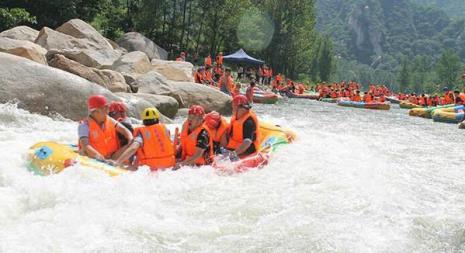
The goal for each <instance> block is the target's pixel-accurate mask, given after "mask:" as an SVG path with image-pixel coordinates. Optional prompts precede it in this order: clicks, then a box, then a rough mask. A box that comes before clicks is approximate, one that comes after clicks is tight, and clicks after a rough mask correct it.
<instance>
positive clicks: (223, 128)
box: [205, 111, 229, 154]
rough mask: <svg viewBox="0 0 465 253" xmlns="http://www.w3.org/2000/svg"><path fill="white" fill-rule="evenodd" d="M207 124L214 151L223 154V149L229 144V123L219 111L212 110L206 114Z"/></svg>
mask: <svg viewBox="0 0 465 253" xmlns="http://www.w3.org/2000/svg"><path fill="white" fill-rule="evenodd" d="M205 125H206V126H207V128H208V130H209V132H210V134H211V138H212V140H213V151H214V153H215V154H221V153H222V149H223V148H226V145H227V144H228V135H227V132H228V129H229V123H228V122H227V121H226V119H225V118H224V117H223V116H221V114H219V113H218V112H215V111H212V112H210V113H208V114H207V115H205Z"/></svg>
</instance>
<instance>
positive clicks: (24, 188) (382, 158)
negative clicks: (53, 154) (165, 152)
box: [0, 100, 465, 253]
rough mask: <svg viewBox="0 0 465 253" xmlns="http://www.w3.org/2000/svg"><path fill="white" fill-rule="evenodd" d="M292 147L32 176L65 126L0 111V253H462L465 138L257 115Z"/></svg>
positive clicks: (270, 112)
mask: <svg viewBox="0 0 465 253" xmlns="http://www.w3.org/2000/svg"><path fill="white" fill-rule="evenodd" d="M255 109H256V111H257V112H258V114H259V117H260V118H263V119H266V120H269V121H272V122H274V123H277V124H281V125H283V126H287V127H290V128H292V129H294V130H295V131H296V132H297V134H298V139H297V141H296V142H295V143H294V144H292V145H289V146H286V147H285V148H283V149H281V150H280V151H279V152H278V153H276V154H275V155H274V157H273V159H272V160H271V164H270V165H269V166H267V167H266V168H264V169H262V170H254V171H250V172H248V173H244V174H239V175H232V176H225V175H218V174H217V173H215V172H214V171H213V170H212V169H211V168H201V169H187V168H184V169H182V170H179V171H176V172H172V171H169V172H162V173H157V174H153V173H149V172H148V171H147V170H140V171H138V172H136V173H132V174H129V175H124V176H120V177H117V178H110V177H108V176H106V175H104V174H102V173H99V172H95V171H91V170H88V169H85V168H80V167H79V166H75V167H73V168H70V169H68V170H66V171H65V172H63V173H61V174H58V175H53V176H49V177H40V176H34V175H31V174H30V173H29V172H28V171H27V169H26V165H25V164H26V163H25V159H24V156H25V154H26V152H27V149H28V147H29V146H31V145H32V144H34V143H36V142H39V141H44V140H55V141H59V142H66V143H70V142H75V141H76V135H77V133H76V128H77V123H75V122H71V121H67V120H64V119H60V118H55V119H51V118H49V117H45V116H40V115H35V114H30V113H28V112H26V111H23V110H20V109H17V108H16V107H15V106H14V105H4V104H0V252H15V253H16V252H341V253H342V252H465V166H464V165H465V164H464V163H465V149H464V147H465V145H464V144H465V134H464V132H463V130H459V129H457V127H456V126H455V125H448V124H440V123H433V122H432V121H431V120H426V119H420V118H412V117H409V116H408V115H407V114H408V113H407V111H406V110H400V109H398V106H396V105H394V106H393V109H391V111H388V112H386V111H371V110H361V109H355V108H342V107H338V106H336V105H334V104H326V103H320V102H314V101H303V100H292V101H287V102H283V103H280V104H279V105H274V106H269V105H264V106H256V108H255Z"/></svg>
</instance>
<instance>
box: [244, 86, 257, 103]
mask: <svg viewBox="0 0 465 253" xmlns="http://www.w3.org/2000/svg"><path fill="white" fill-rule="evenodd" d="M254 89H255V82H254V81H252V82H250V85H249V87H247V90H246V91H245V96H246V97H247V100H249V103H250V104H252V103H253V95H254Z"/></svg>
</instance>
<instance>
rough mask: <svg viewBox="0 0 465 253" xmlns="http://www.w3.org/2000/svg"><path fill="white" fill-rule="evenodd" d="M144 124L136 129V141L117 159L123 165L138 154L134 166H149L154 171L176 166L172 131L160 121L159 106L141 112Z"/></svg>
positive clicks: (118, 163)
mask: <svg viewBox="0 0 465 253" xmlns="http://www.w3.org/2000/svg"><path fill="white" fill-rule="evenodd" d="M141 119H142V122H143V126H141V127H137V128H136V129H135V130H134V141H133V142H132V143H131V145H130V146H129V147H128V148H127V149H126V151H124V153H123V154H121V157H119V158H118V160H116V161H115V164H116V165H121V164H123V163H124V161H126V160H128V159H129V158H130V157H131V156H133V155H134V154H136V157H137V158H136V161H135V163H134V167H135V168H137V167H139V166H144V165H145V166H148V167H150V169H151V170H152V171H156V170H163V169H168V168H172V167H174V165H175V163H176V158H175V153H174V152H175V150H174V147H173V142H172V141H171V139H170V132H169V131H168V129H167V128H166V126H165V125H164V124H161V123H160V112H158V110H157V108H147V109H145V110H144V111H143V112H142V114H141Z"/></svg>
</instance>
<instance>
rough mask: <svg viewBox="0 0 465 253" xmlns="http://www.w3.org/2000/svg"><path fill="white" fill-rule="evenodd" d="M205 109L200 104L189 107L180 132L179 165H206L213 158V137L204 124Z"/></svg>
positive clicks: (177, 165)
mask: <svg viewBox="0 0 465 253" xmlns="http://www.w3.org/2000/svg"><path fill="white" fill-rule="evenodd" d="M204 117H205V110H204V109H203V107H202V106H200V105H193V106H191V107H190V108H189V113H188V118H187V120H186V121H185V122H184V124H183V126H182V132H181V150H180V151H181V161H180V162H179V163H177V164H176V166H175V168H176V169H178V168H179V167H181V166H202V165H208V164H210V163H211V162H212V160H213V138H212V137H211V134H210V132H209V131H208V128H207V126H206V125H205V124H204Z"/></svg>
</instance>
